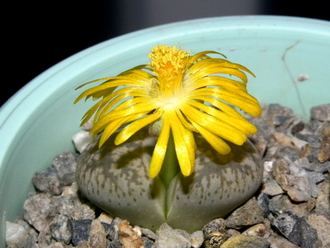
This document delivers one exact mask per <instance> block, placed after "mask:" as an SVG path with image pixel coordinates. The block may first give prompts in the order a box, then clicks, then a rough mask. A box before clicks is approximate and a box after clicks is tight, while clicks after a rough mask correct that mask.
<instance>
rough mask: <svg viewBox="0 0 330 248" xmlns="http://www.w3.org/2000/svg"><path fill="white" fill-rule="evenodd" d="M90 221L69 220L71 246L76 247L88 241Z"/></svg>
mask: <svg viewBox="0 0 330 248" xmlns="http://www.w3.org/2000/svg"><path fill="white" fill-rule="evenodd" d="M91 224H92V220H70V225H71V230H72V244H73V245H74V246H78V245H80V244H81V243H83V242H85V241H88V239H89V232H90V229H91Z"/></svg>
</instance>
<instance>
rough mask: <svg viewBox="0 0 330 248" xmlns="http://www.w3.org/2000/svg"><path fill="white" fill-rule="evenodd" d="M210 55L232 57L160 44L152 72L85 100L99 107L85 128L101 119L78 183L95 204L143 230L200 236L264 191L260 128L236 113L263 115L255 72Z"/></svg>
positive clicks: (135, 73)
mask: <svg viewBox="0 0 330 248" xmlns="http://www.w3.org/2000/svg"><path fill="white" fill-rule="evenodd" d="M210 54H213V55H216V56H224V55H222V54H220V53H217V52H214V51H205V52H200V53H197V54H195V55H190V51H189V52H186V51H185V50H182V49H181V48H180V47H179V48H176V47H175V46H173V48H171V47H170V46H164V45H161V46H159V45H157V46H155V47H154V48H152V50H151V53H150V54H149V58H150V62H149V63H148V64H145V65H139V66H137V67H134V68H132V69H129V70H127V71H125V72H123V73H121V74H119V75H118V76H115V77H108V78H102V79H97V80H94V81H92V82H89V83H94V82H99V81H103V83H102V84H100V85H97V86H95V87H92V88H90V89H87V90H86V91H84V92H83V93H81V95H80V96H79V97H78V98H77V100H76V102H78V101H80V100H81V99H83V98H86V99H88V98H90V97H92V98H93V99H94V100H95V99H100V100H99V102H98V103H96V104H95V105H94V106H93V107H92V108H91V109H90V110H88V111H87V112H86V114H85V116H84V117H83V121H82V125H83V124H84V123H86V122H87V121H88V120H89V119H90V118H92V117H93V116H94V122H93V127H92V129H91V131H90V133H91V134H93V135H94V136H96V140H95V141H94V142H93V143H92V144H91V145H90V146H89V147H88V148H87V149H86V150H85V151H84V152H83V154H82V156H81V159H80V161H79V163H78V169H77V175H76V177H77V182H78V185H79V187H80V189H81V191H82V192H83V193H84V194H85V195H86V196H87V197H88V198H89V199H90V200H91V201H92V202H94V203H95V204H96V205H98V206H99V207H101V208H103V209H104V210H106V211H108V212H109V213H111V214H113V215H116V216H118V217H122V218H125V219H128V220H129V221H131V222H132V223H134V224H138V225H142V226H145V227H149V228H152V229H155V228H157V227H158V226H159V225H160V224H161V223H163V222H167V223H169V224H170V225H172V226H173V227H178V228H183V229H186V230H188V231H192V230H195V229H197V228H200V227H201V225H203V223H204V224H205V223H206V222H207V221H209V220H211V219H212V218H215V217H221V216H224V215H225V214H227V213H228V212H229V211H231V210H232V209H233V208H235V207H237V206H238V205H240V204H241V203H243V202H244V201H246V200H247V199H248V198H249V197H251V195H252V194H253V193H254V192H255V191H256V190H257V188H258V187H259V185H260V183H261V179H262V166H261V161H260V158H259V155H258V152H257V150H256V149H255V148H254V147H253V145H252V144H251V143H250V142H249V141H248V140H247V135H250V134H255V133H256V132H257V129H256V127H255V126H253V125H252V124H251V123H249V122H248V121H247V120H246V119H245V118H244V117H243V116H242V115H241V113H240V112H239V111H237V110H236V109H235V108H234V107H232V106H230V105H228V104H231V105H234V106H236V107H237V108H239V109H241V110H243V111H244V112H246V113H248V114H250V115H252V116H255V117H257V116H259V115H260V114H261V108H260V106H259V103H258V101H257V100H256V99H255V98H254V97H252V96H251V95H250V94H248V92H247V89H246V84H247V76H246V74H245V73H244V72H248V73H250V74H251V75H253V73H252V72H251V71H250V70H248V69H247V68H246V67H244V66H242V65H239V64H235V63H232V62H229V61H228V60H226V59H223V58H212V57H210V56H209V55H210ZM253 76H254V75H253ZM89 83H87V84H89ZM85 85H86V84H84V85H82V86H85ZM119 86H121V88H117V87H119ZM79 88H80V87H79ZM115 133H116V136H115V137H114V135H113V134H115Z"/></svg>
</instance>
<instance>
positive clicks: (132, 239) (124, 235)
mask: <svg viewBox="0 0 330 248" xmlns="http://www.w3.org/2000/svg"><path fill="white" fill-rule="evenodd" d="M119 241H120V243H121V244H122V246H123V247H124V248H143V247H144V246H143V242H142V238H141V236H140V235H138V234H137V233H136V232H135V231H134V230H133V228H132V227H131V226H130V224H129V222H128V221H127V220H124V221H122V222H120V224H119Z"/></svg>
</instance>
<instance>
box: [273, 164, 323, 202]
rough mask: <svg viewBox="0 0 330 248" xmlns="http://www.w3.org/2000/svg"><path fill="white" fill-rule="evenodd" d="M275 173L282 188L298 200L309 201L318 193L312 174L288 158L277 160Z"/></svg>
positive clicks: (293, 198)
mask: <svg viewBox="0 0 330 248" xmlns="http://www.w3.org/2000/svg"><path fill="white" fill-rule="evenodd" d="M273 175H274V177H275V180H276V181H277V182H278V184H279V185H281V187H282V189H283V190H285V191H287V193H288V195H289V196H290V198H291V199H292V200H294V201H296V202H301V201H308V200H309V199H310V198H311V197H317V195H318V190H317V187H316V183H315V182H314V181H313V179H312V178H311V176H310V175H309V174H308V173H307V172H306V171H305V170H303V169H301V168H299V167H298V166H297V165H295V164H294V163H292V162H291V161H289V160H287V159H279V160H277V161H276V162H275V164H274V172H273Z"/></svg>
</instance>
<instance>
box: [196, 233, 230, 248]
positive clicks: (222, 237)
mask: <svg viewBox="0 0 330 248" xmlns="http://www.w3.org/2000/svg"><path fill="white" fill-rule="evenodd" d="M230 237H231V235H230V234H229V233H228V232H227V231H226V230H219V231H214V232H212V233H209V234H208V235H207V236H205V237H204V245H203V246H204V247H205V248H215V247H220V246H221V245H222V244H223V243H225V242H226V241H227V240H228V239H229V238H230Z"/></svg>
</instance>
